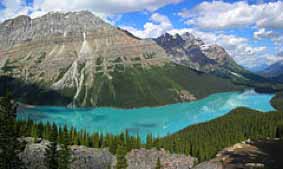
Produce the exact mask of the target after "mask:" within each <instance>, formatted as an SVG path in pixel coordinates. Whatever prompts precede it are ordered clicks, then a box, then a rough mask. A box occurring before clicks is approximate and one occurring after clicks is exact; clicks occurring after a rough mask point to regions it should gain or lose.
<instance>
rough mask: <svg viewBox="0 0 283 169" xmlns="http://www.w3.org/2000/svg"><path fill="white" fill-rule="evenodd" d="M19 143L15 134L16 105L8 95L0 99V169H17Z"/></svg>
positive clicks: (20, 164)
mask: <svg viewBox="0 0 283 169" xmlns="http://www.w3.org/2000/svg"><path fill="white" fill-rule="evenodd" d="M19 146H20V144H19V142H18V139H17V132H16V105H15V104H14V103H13V101H12V100H11V97H10V95H8V96H6V97H1V98H0V168H1V169H2V168H3V169H19V168H22V163H21V161H20V160H19V158H18V156H17V152H18V151H19Z"/></svg>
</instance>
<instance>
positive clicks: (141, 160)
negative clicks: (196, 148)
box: [127, 149, 197, 169]
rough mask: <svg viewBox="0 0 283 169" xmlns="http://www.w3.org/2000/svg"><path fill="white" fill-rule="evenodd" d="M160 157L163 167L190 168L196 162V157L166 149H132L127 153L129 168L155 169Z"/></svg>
mask: <svg viewBox="0 0 283 169" xmlns="http://www.w3.org/2000/svg"><path fill="white" fill-rule="evenodd" d="M158 157H159V158H160V162H161V165H162V167H163V169H190V168H192V167H193V165H194V163H196V161H197V160H196V158H193V157H190V156H185V155H177V154H170V153H169V152H167V151H165V150H159V151H158V150H156V149H151V150H146V149H139V150H132V151H131V152H130V153H128V155H127V159H128V164H129V167H128V169H154V168H155V166H156V162H157V159H158Z"/></svg>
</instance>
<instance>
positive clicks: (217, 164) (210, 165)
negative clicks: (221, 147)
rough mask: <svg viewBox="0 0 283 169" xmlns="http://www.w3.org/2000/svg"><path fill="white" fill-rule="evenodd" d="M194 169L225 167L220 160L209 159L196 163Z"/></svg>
mask: <svg viewBox="0 0 283 169" xmlns="http://www.w3.org/2000/svg"><path fill="white" fill-rule="evenodd" d="M193 169H224V167H223V164H222V163H221V162H219V161H207V162H203V163H200V164H198V165H196V166H195V167H194V168H193Z"/></svg>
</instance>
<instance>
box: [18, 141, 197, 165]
mask: <svg viewBox="0 0 283 169" xmlns="http://www.w3.org/2000/svg"><path fill="white" fill-rule="evenodd" d="M20 140H21V141H23V140H24V141H25V142H26V143H27V144H26V147H25V149H24V151H23V152H21V153H20V154H19V157H20V159H21V160H22V161H23V162H24V164H25V166H26V167H27V169H39V168H40V169H47V168H46V166H45V160H44V159H45V156H44V154H45V149H46V147H47V145H48V144H49V142H48V141H46V140H41V139H38V140H37V143H34V142H33V141H34V140H33V139H32V138H21V139H20ZM59 149H60V146H58V150H59ZM71 152H72V153H71V154H72V155H71V156H72V157H71V158H72V159H71V161H72V162H71V164H70V168H71V169H109V168H114V167H115V164H116V157H115V156H113V155H112V154H111V153H110V152H109V151H108V149H96V148H88V147H85V146H76V145H74V146H71ZM158 157H159V158H160V160H161V163H162V166H163V169H190V168H192V166H193V165H194V164H195V163H196V161H197V159H196V158H193V157H190V156H185V155H177V154H170V153H169V152H167V151H165V150H156V149H151V150H146V149H136V150H132V151H131V152H129V153H128V154H127V156H126V158H127V160H128V169H154V168H155V166H156V162H157V158H158Z"/></svg>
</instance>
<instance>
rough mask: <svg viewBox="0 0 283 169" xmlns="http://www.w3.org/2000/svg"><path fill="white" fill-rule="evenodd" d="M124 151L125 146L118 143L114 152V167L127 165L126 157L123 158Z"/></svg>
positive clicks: (117, 168) (121, 167) (125, 166)
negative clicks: (115, 161) (115, 160)
mask: <svg viewBox="0 0 283 169" xmlns="http://www.w3.org/2000/svg"><path fill="white" fill-rule="evenodd" d="M126 153H127V151H126V148H125V147H124V146H121V145H119V146H118V148H117V152H116V159H117V163H116V169H126V168H127V167H128V164H127V159H126V158H125V155H126Z"/></svg>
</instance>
